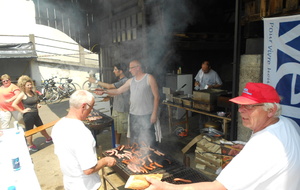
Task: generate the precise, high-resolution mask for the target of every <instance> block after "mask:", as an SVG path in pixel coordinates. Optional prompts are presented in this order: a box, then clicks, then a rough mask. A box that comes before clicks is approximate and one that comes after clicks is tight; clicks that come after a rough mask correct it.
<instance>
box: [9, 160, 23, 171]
mask: <svg viewBox="0 0 300 190" xmlns="http://www.w3.org/2000/svg"><path fill="white" fill-rule="evenodd" d="M11 160H12V165H13V169H14V170H15V171H17V170H20V169H21V166H20V159H19V157H17V158H13V159H11Z"/></svg>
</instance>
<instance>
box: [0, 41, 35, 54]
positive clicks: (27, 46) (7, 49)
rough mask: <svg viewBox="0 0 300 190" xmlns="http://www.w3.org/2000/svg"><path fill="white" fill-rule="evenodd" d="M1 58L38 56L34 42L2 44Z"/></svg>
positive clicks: (0, 45)
mask: <svg viewBox="0 0 300 190" xmlns="http://www.w3.org/2000/svg"><path fill="white" fill-rule="evenodd" d="M0 58H37V54H36V52H35V50H34V48H33V43H31V42H29V43H20V44H0Z"/></svg>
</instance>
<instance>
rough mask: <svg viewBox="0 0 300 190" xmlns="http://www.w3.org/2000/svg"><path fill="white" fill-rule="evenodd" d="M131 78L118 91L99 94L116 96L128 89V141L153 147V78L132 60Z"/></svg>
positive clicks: (156, 97) (155, 110)
mask: <svg viewBox="0 0 300 190" xmlns="http://www.w3.org/2000/svg"><path fill="white" fill-rule="evenodd" d="M129 71H130V73H131V74H132V76H133V77H132V78H130V79H129V80H127V81H126V83H125V84H124V85H122V86H121V87H120V88H118V89H109V90H104V91H101V92H100V93H102V94H103V93H107V94H109V95H118V94H121V93H124V92H126V91H128V90H129V89H130V109H129V114H130V141H131V143H135V142H136V143H143V142H144V143H146V144H147V145H150V146H151V145H154V143H155V129H154V123H155V122H156V121H157V114H158V105H159V93H158V87H157V83H156V80H155V78H154V77H153V76H152V75H150V74H148V73H144V71H143V68H142V64H141V63H140V62H139V61H137V60H133V61H131V62H130V63H129Z"/></svg>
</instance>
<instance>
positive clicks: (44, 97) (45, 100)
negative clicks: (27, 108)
mask: <svg viewBox="0 0 300 190" xmlns="http://www.w3.org/2000/svg"><path fill="white" fill-rule="evenodd" d="M54 78H55V77H52V78H50V79H46V80H44V81H43V82H42V86H41V87H40V88H39V89H37V93H38V98H39V100H40V104H51V103H57V102H59V100H60V97H59V89H58V88H57V87H56V86H55V82H54Z"/></svg>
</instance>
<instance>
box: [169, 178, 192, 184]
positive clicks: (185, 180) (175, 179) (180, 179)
mask: <svg viewBox="0 0 300 190" xmlns="http://www.w3.org/2000/svg"><path fill="white" fill-rule="evenodd" d="M173 180H174V181H181V182H185V183H192V181H191V180H189V179H183V178H174V179H173Z"/></svg>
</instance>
